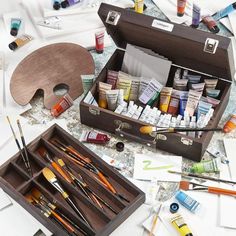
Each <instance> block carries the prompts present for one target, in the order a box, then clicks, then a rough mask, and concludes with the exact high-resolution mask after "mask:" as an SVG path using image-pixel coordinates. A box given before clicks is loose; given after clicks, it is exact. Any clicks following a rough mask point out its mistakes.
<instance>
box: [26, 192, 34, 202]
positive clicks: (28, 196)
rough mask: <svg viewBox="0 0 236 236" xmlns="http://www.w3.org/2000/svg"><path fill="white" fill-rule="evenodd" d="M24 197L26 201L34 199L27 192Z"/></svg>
mask: <svg viewBox="0 0 236 236" xmlns="http://www.w3.org/2000/svg"><path fill="white" fill-rule="evenodd" d="M25 198H26V200H27V201H28V202H30V203H32V202H33V201H34V200H33V199H32V196H31V195H29V194H27V195H26V196H25Z"/></svg>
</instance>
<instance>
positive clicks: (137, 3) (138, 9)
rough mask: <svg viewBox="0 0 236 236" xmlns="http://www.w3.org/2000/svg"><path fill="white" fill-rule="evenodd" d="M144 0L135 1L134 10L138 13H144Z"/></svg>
mask: <svg viewBox="0 0 236 236" xmlns="http://www.w3.org/2000/svg"><path fill="white" fill-rule="evenodd" d="M143 7H144V0H135V1H134V10H135V12H138V13H143Z"/></svg>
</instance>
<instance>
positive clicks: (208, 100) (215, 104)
mask: <svg viewBox="0 0 236 236" xmlns="http://www.w3.org/2000/svg"><path fill="white" fill-rule="evenodd" d="M206 100H207V102H208V103H210V104H212V107H216V106H217V105H219V104H220V100H218V99H215V98H212V97H209V96H207V97H206Z"/></svg>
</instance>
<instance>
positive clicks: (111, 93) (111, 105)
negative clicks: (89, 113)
mask: <svg viewBox="0 0 236 236" xmlns="http://www.w3.org/2000/svg"><path fill="white" fill-rule="evenodd" d="M118 94H119V90H118V89H116V90H114V89H113V90H106V99H107V105H108V109H109V110H111V111H115V109H116V107H117V99H118Z"/></svg>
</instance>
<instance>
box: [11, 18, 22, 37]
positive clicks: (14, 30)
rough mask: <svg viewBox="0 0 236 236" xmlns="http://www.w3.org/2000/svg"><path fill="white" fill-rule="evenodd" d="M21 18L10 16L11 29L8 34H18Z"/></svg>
mask: <svg viewBox="0 0 236 236" xmlns="http://www.w3.org/2000/svg"><path fill="white" fill-rule="evenodd" d="M21 23H22V20H21V19H20V18H12V19H11V31H10V34H11V35H12V36H16V35H17V34H18V31H19V29H20V26H21Z"/></svg>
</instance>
